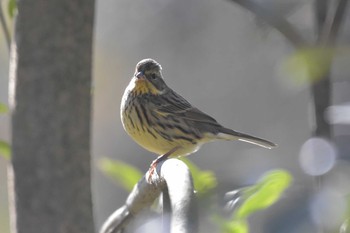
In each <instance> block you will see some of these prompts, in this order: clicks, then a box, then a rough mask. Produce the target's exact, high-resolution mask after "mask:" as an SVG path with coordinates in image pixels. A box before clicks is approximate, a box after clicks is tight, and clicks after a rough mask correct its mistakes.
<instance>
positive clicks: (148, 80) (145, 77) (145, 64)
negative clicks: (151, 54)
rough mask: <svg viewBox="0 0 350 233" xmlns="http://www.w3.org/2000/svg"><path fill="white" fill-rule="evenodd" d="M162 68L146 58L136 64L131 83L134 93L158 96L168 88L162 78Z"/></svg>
mask: <svg viewBox="0 0 350 233" xmlns="http://www.w3.org/2000/svg"><path fill="white" fill-rule="evenodd" d="M161 71H162V67H161V66H160V64H159V63H158V62H156V61H155V60H153V59H150V58H147V59H143V60H141V61H140V62H139V63H137V65H136V68H135V74H134V77H133V81H134V83H135V86H134V88H133V90H134V91H136V92H139V93H140V94H146V93H150V94H153V95H159V94H161V93H164V91H165V90H166V89H167V88H168V87H167V85H166V84H165V82H164V80H163V77H162V73H161Z"/></svg>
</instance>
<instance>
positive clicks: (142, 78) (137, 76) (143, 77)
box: [135, 72, 146, 80]
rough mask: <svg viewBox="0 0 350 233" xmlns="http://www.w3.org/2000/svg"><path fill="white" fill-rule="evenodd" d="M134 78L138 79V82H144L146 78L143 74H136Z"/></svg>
mask: <svg viewBox="0 0 350 233" xmlns="http://www.w3.org/2000/svg"><path fill="white" fill-rule="evenodd" d="M135 77H136V78H137V79H140V80H145V79H146V76H145V74H144V73H143V72H138V73H137V74H135Z"/></svg>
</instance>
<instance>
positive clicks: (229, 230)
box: [222, 219, 249, 233]
mask: <svg viewBox="0 0 350 233" xmlns="http://www.w3.org/2000/svg"><path fill="white" fill-rule="evenodd" d="M222 232H223V233H233V232H234V233H248V232H249V225H248V223H247V221H246V220H245V219H237V220H232V221H227V222H223V224H222Z"/></svg>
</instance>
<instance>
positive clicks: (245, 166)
mask: <svg viewBox="0 0 350 233" xmlns="http://www.w3.org/2000/svg"><path fill="white" fill-rule="evenodd" d="M255 1H256V2H259V3H261V4H263V5H264V6H265V7H267V8H269V9H271V10H273V11H275V12H276V13H278V14H280V15H281V16H283V17H285V18H286V19H288V20H289V21H290V22H291V24H293V25H294V26H295V27H296V28H297V29H298V30H299V31H300V32H301V33H302V35H303V36H304V37H305V38H306V39H309V40H312V39H314V38H315V22H314V15H313V3H314V1H312V0H308V1H307V0H284V1H278V0H255ZM344 20H345V21H344V25H343V27H342V28H343V29H342V30H341V31H340V34H339V43H340V44H342V45H343V47H342V48H344V49H343V51H345V52H344V53H341V54H340V55H337V56H335V60H334V63H333V68H332V83H333V84H332V85H333V95H332V99H333V104H334V105H342V108H336V107H335V108H332V109H330V110H329V115H330V119H333V121H332V122H333V123H336V125H334V130H335V131H334V133H335V139H336V141H335V144H333V143H329V142H327V141H322V140H317V139H316V140H311V141H310V140H309V139H310V136H311V133H312V130H313V127H314V116H313V114H314V112H313V106H312V104H313V102H312V98H311V94H310V90H309V83H307V82H294V81H293V78H291V75H290V73H288V71H287V70H286V69H285V68H284V67H285V65H286V63H287V65H288V61H289V59H290V58H291V56H293V53H294V52H295V48H294V47H293V46H292V45H291V44H290V43H289V42H288V41H287V40H286V39H285V38H284V37H283V36H281V35H280V34H279V33H278V32H277V31H275V30H274V29H272V28H270V27H269V26H268V25H267V24H265V23H263V22H262V21H261V20H260V19H257V18H256V17H255V16H254V15H253V14H251V13H250V12H248V11H246V10H245V9H243V8H241V7H240V6H238V5H236V4H234V3H233V2H230V1H225V0H222V1H213V0H176V1H175V0H148V1H141V0H136V1H128V0H117V1H116V0H103V1H96V19H95V42H94V67H93V70H94V71H93V73H94V81H93V99H94V103H93V122H92V130H93V133H92V139H91V140H92V155H93V161H92V167H93V194H94V208H95V220H96V226H97V228H100V226H101V224H102V223H103V221H104V220H105V219H106V218H107V217H108V216H109V215H110V214H111V213H112V212H113V211H114V210H116V209H117V208H119V207H120V206H121V205H123V203H124V201H125V199H126V197H127V195H128V193H127V192H126V191H125V190H124V189H122V188H120V187H118V186H117V185H115V183H113V182H112V181H111V180H110V179H108V178H106V176H104V175H103V174H102V173H101V171H100V170H99V169H98V167H97V164H98V162H99V160H100V159H101V158H104V157H108V158H112V159H118V160H121V161H124V162H126V163H129V164H132V165H134V166H136V167H138V168H139V169H141V170H142V171H146V170H147V169H148V166H149V164H150V162H151V161H152V160H153V159H154V158H155V155H153V154H151V153H149V152H147V151H145V150H144V149H142V148H141V147H139V146H138V145H137V144H136V143H135V142H133V141H132V140H131V139H130V138H129V137H128V135H127V134H126V133H125V132H124V130H123V127H122V124H121V121H120V116H119V107H120V101H121V96H122V94H123V92H124V89H125V87H126V86H127V84H128V82H129V81H130V78H131V77H132V75H133V73H134V68H135V65H136V63H137V62H138V61H140V60H141V59H143V58H148V57H150V58H153V59H155V60H157V61H158V62H159V63H160V64H161V65H162V67H163V75H164V78H165V80H166V82H167V84H168V85H169V86H170V87H171V88H173V89H174V90H176V91H177V92H178V93H179V94H181V95H182V96H183V97H185V98H186V99H187V100H189V101H190V102H191V103H192V104H193V105H195V106H196V107H198V108H199V109H201V110H202V111H204V112H206V113H208V114H210V115H212V116H213V117H214V118H216V119H217V120H218V121H219V122H220V123H222V124H223V125H224V126H226V127H229V128H232V129H235V130H239V131H242V132H246V133H249V134H253V135H256V136H259V137H263V138H266V139H268V140H271V141H273V142H275V143H277V144H278V145H279V147H278V148H276V149H273V150H265V149H262V148H258V147H256V146H253V145H250V144H246V143H242V142H216V143H211V144H207V145H205V146H203V147H202V149H201V150H199V151H198V152H197V153H195V154H193V155H191V156H190V159H191V160H192V161H193V162H194V163H195V164H196V165H198V166H199V167H200V168H202V169H206V170H212V171H213V172H214V173H215V174H216V176H217V179H218V193H221V194H223V193H225V192H227V191H230V190H233V189H237V188H239V187H243V186H246V185H249V184H253V183H254V182H256V180H257V179H258V178H259V177H260V176H261V175H262V174H263V173H265V172H266V171H268V170H271V169H286V170H288V171H289V172H290V173H291V174H292V175H293V178H294V182H293V185H292V186H291V187H290V188H289V189H288V190H287V192H286V193H285V194H284V196H283V198H282V200H281V201H279V202H278V203H276V204H275V205H273V206H272V207H271V208H269V209H267V210H265V211H262V212H259V213H256V214H254V215H253V216H252V217H251V218H250V221H249V222H250V227H251V232H254V233H272V232H280V233H292V232H293V233H301V232H308V233H312V232H317V229H318V227H317V225H318V224H320V223H322V222H323V221H325V220H327V221H328V222H329V223H330V224H331V225H332V224H334V225H336V224H338V225H339V224H341V222H340V221H341V216H343V215H344V213H345V211H346V210H345V209H344V208H345V206H346V201H345V199H344V196H345V195H346V194H348V193H350V185H349V182H348V180H349V179H350V166H349V158H350V156H349V151H350V148H349V145H348V144H349V143H348V141H347V140H348V139H349V135H350V128H349V123H350V120H349V119H350V110H349V100H350V92H349V90H350V80H349V74H350V69H349V65H350V56H349V53H347V52H348V51H349V48H348V47H345V46H344V45H346V44H345V42H349V36H350V30H349V28H350V16H349V14H348V15H347V16H346V17H345V19H344ZM77 59H79V58H77ZM8 60H9V54H8V51H7V47H6V43H5V41H4V38H3V36H0V102H3V103H7V98H8V97H7V94H8V92H7V89H8ZM346 104H347V105H346ZM9 133H10V132H9V117H8V116H6V115H5V116H0V138H1V139H3V140H8V139H9V138H10V136H9ZM337 136H339V137H337ZM310 144H316V145H319V146H318V147H317V148H320V151H319V153H320V154H321V155H322V161H321V162H320V164H319V165H317V166H316V165H315V164H313V166H316V167H310V163H312V161H313V158H312V157H310V156H308V154H309V153H308V152H309V151H308V150H310V149H309V147H308V146H309V145H310ZM334 145H336V146H334ZM326 152H327V153H326ZM340 152H341V153H340ZM324 174H327V175H326V177H325V178H324V179H323V185H322V186H323V187H322V188H321V189H320V191H319V192H318V193H316V194H315V193H314V189H315V188H314V186H315V179H314V178H313V175H324ZM6 179H7V171H6V161H5V160H4V159H2V158H0V232H2V233H8V232H9V230H8V225H9V224H8V221H9V219H8V206H7V198H8V197H7V188H6V187H7V180H6ZM325 203H326V204H325ZM327 203H328V204H327ZM330 227H333V225H332V226H330ZM200 232H213V231H212V228H211V227H210V223H209V222H201V223H200Z"/></svg>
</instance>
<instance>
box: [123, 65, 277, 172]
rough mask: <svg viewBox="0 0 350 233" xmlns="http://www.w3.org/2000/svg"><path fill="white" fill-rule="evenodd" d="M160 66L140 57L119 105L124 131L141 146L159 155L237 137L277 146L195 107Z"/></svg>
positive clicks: (185, 152)
mask: <svg viewBox="0 0 350 233" xmlns="http://www.w3.org/2000/svg"><path fill="white" fill-rule="evenodd" d="M161 71H162V67H161V65H160V64H159V63H158V62H156V61H155V60H153V59H150V58H147V59H144V60H141V61H140V62H139V63H137V65H136V69H135V74H134V76H133V77H132V79H131V81H130V83H129V85H128V86H127V87H126V89H125V92H124V95H123V98H122V102H121V108H120V115H121V120H122V123H123V127H124V129H125V131H126V132H127V133H128V134H129V135H130V137H131V138H132V139H134V140H135V141H136V142H137V143H138V144H139V145H140V146H142V147H143V148H145V149H146V150H148V151H150V152H153V153H155V154H157V155H159V157H158V158H157V159H156V160H154V161H153V163H152V165H151V167H153V168H154V167H155V166H156V165H157V163H158V162H159V161H161V160H163V159H166V158H167V157H169V156H171V157H175V156H186V155H189V154H192V153H194V152H196V151H197V150H198V149H199V148H200V147H201V146H202V145H203V144H204V143H207V142H211V141H216V140H238V141H243V142H248V143H251V144H255V145H258V146H261V147H264V148H268V149H271V148H273V147H276V146H277V145H276V144H275V143H273V142H270V141H267V140H265V139H262V138H258V137H254V136H251V135H248V134H244V133H241V132H238V131H234V130H232V129H229V128H225V127H223V126H222V125H220V124H219V123H218V122H217V121H216V120H215V119H214V118H213V117H211V116H209V115H207V114H206V113H204V112H202V111H200V110H199V109H197V108H196V107H194V106H192V105H191V104H190V103H189V102H188V101H187V100H186V99H184V98H183V97H182V96H180V95H179V94H177V93H176V92H175V91H173V90H172V89H171V88H170V87H168V86H167V84H166V83H165V81H164V79H163V76H162V72H161Z"/></svg>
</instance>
